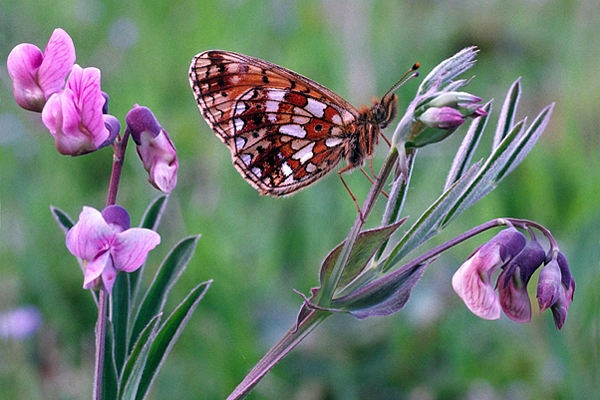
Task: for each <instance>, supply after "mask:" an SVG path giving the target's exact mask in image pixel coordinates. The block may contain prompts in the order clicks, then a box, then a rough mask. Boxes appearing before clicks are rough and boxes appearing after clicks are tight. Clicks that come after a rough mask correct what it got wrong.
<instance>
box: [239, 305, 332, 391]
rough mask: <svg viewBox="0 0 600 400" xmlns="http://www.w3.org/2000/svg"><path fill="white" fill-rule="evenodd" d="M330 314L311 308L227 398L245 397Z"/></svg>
mask: <svg viewBox="0 0 600 400" xmlns="http://www.w3.org/2000/svg"><path fill="white" fill-rule="evenodd" d="M329 315H331V313H330V312H328V311H322V310H315V309H311V310H310V312H309V313H308V314H307V315H306V316H305V317H304V318H303V319H302V321H298V322H297V323H296V325H294V326H293V327H291V328H290V330H288V331H287V333H286V334H285V335H284V336H283V337H282V338H281V339H279V341H278V342H277V343H275V345H274V346H273V347H271V349H270V350H269V351H268V352H267V353H266V354H265V355H264V356H263V358H261V360H260V361H259V362H258V363H257V364H256V365H255V366H254V368H252V370H251V371H250V372H249V373H248V375H246V377H245V378H244V380H243V381H242V382H241V383H240V384H239V385H238V386H237V387H236V388H235V390H234V391H233V392H231V394H230V395H229V397H227V400H237V399H243V398H244V397H246V396H247V395H248V394H249V393H250V391H251V390H252V389H253V388H254V387H255V386H256V385H257V384H258V382H260V380H261V379H262V378H263V377H264V376H265V375H266V374H267V372H269V371H270V370H271V368H273V367H274V366H275V364H277V363H278V362H279V360H281V359H282V358H283V357H285V356H286V355H287V354H288V353H289V352H290V351H291V350H292V349H293V348H294V347H296V345H297V344H298V343H300V342H301V341H302V340H303V339H304V338H305V337H306V336H308V334H309V333H310V332H312V330H313V329H315V328H316V327H317V325H319V324H320V323H321V322H322V321H323V320H325V318H327V317H328V316H329Z"/></svg>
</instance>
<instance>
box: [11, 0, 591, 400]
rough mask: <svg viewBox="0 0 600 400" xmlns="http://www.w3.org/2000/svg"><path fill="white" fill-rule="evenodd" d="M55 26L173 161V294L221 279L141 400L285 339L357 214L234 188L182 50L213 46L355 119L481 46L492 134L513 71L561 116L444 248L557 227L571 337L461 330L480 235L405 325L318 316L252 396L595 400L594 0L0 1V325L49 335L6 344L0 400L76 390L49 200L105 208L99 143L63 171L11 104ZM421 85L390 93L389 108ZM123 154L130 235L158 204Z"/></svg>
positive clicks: (360, 182) (436, 169)
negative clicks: (325, 98)
mask: <svg viewBox="0 0 600 400" xmlns="http://www.w3.org/2000/svg"><path fill="white" fill-rule="evenodd" d="M56 27H61V28H63V29H65V30H66V31H67V32H68V33H69V34H70V35H71V36H72V38H73V40H74V42H75V46H76V49H77V63H79V64H80V65H82V66H84V67H86V66H97V67H99V68H100V69H101V70H102V85H103V90H105V91H106V92H107V93H109V94H110V96H111V102H110V111H111V113H112V114H113V115H115V116H117V117H118V118H119V119H120V120H121V121H122V120H123V118H124V115H125V114H126V113H127V111H128V110H129V109H130V108H131V107H132V105H133V104H135V103H139V104H141V105H145V106H148V107H150V108H151V109H152V110H153V111H154V112H155V114H156V115H157V117H158V118H159V120H160V122H161V124H162V125H163V126H164V127H165V128H166V129H167V130H168V131H169V133H170V134H171V137H172V138H173V140H174V142H175V145H176V147H177V149H178V152H179V156H180V177H179V182H180V183H179V186H178V188H177V190H176V191H175V193H173V195H172V196H171V199H170V203H169V206H168V211H167V215H166V216H165V218H164V220H163V225H162V226H161V229H160V233H161V235H162V237H163V245H162V246H160V248H159V249H157V250H155V251H154V252H153V253H154V254H151V257H150V260H149V267H148V270H152V269H153V268H156V266H157V265H158V263H159V262H160V260H161V259H162V257H164V256H165V255H166V254H167V252H168V249H169V248H170V246H172V245H173V244H174V243H175V242H177V241H178V240H179V238H181V237H183V236H187V235H190V234H195V233H201V234H202V238H201V239H200V242H199V246H198V250H197V253H196V256H195V258H194V259H193V261H192V265H191V266H190V268H189V269H188V271H186V277H185V279H184V280H183V281H182V282H181V283H180V285H179V286H178V287H177V290H176V293H177V296H179V299H181V298H183V297H184V295H185V294H186V293H187V291H188V290H189V289H191V287H193V286H194V285H195V284H196V283H197V282H200V281H203V280H207V279H209V278H214V283H213V285H212V286H211V288H210V290H209V292H208V293H207V296H206V298H205V300H204V301H203V302H202V303H201V305H200V307H199V308H198V311H197V312H196V314H195V315H194V317H193V319H192V321H191V322H190V325H189V326H188V328H187V329H186V331H185V332H184V334H183V335H182V337H181V339H180V341H179V342H178V343H177V345H176V346H175V348H174V350H173V353H172V354H171V355H170V357H169V358H168V360H167V363H166V365H165V367H164V369H163V371H162V372H161V375H160V376H159V380H158V381H157V383H156V386H155V388H154V391H153V395H152V397H153V398H156V399H163V398H175V397H177V398H181V399H197V398H207V399H213V398H214V399H218V398H224V397H225V396H226V395H227V394H228V393H229V392H230V391H231V390H232V389H233V388H234V387H235V385H237V383H239V381H240V380H241V379H242V378H243V376H244V375H245V373H246V372H247V371H248V370H249V369H250V368H251V367H252V366H253V365H254V364H255V362H256V361H257V360H258V359H259V358H260V357H261V356H262V355H263V354H264V352H265V351H266V350H267V349H268V348H269V347H270V345H272V344H273V343H274V342H275V341H276V340H277V339H278V338H279V335H281V334H282V333H283V331H285V330H286V329H287V328H289V326H291V324H292V323H293V321H294V316H295V313H296V311H297V309H298V308H299V306H300V303H301V300H300V298H299V297H298V296H297V295H296V294H294V293H293V291H292V289H298V290H300V291H302V292H304V293H307V292H308V290H309V288H310V287H312V286H314V285H316V284H317V270H318V266H319V264H320V261H321V260H322V259H323V258H324V256H325V255H326V254H327V252H328V251H329V250H330V249H331V248H332V247H333V246H334V245H336V244H337V243H338V242H339V241H340V240H342V239H343V238H344V237H345V236H346V234H347V231H348V230H349V227H350V225H351V223H352V221H353V220H354V217H355V212H356V211H355V208H354V205H353V204H352V202H351V201H350V199H349V198H348V195H347V193H346V191H345V189H344V188H343V186H342V185H341V184H340V182H339V180H338V178H337V177H336V176H335V174H332V175H331V176H329V177H327V178H325V179H324V180H323V181H322V182H320V183H318V184H316V185H315V186H313V187H311V188H310V189H306V190H304V191H302V192H300V193H298V194H296V195H294V196H293V197H289V198H285V199H271V198H263V197H260V196H258V194H257V193H256V192H255V191H254V189H252V188H251V187H250V186H249V185H247V184H246V183H245V182H243V180H242V179H241V178H240V176H239V174H238V173H237V172H236V171H235V169H234V168H233V167H232V166H231V163H230V156H229V152H228V150H227V149H226V148H225V147H224V146H223V145H222V144H221V142H220V141H219V140H218V139H217V138H215V137H214V135H213V134H212V133H211V131H210V130H209V128H208V127H207V125H206V124H205V123H204V121H203V120H202V118H201V117H200V114H199V113H198V111H197V109H196V105H195V101H194V99H193V96H192V94H191V91H190V89H189V85H188V82H187V69H188V66H189V63H190V60H191V58H192V56H193V55H194V54H196V53H198V52H200V51H203V50H206V49H211V48H219V49H227V50H232V51H239V52H242V53H245V54H249V55H253V56H256V57H260V58H263V59H266V60H269V61H272V62H275V63H277V64H280V65H284V66H286V67H288V68H291V69H293V70H295V71H297V72H299V73H302V74H304V75H306V76H308V77H310V78H312V79H314V80H316V81H318V82H320V83H322V84H324V85H326V86H328V87H329V88H331V89H332V90H334V91H335V92H337V93H339V94H340V95H342V96H344V97H345V98H347V99H348V100H349V101H351V102H352V103H353V104H356V105H358V104H361V103H367V104H368V103H369V100H370V97H371V96H373V95H381V94H382V93H384V92H385V90H387V88H388V87H389V86H390V85H391V84H392V83H393V82H395V81H396V79H397V78H398V77H399V76H400V75H401V74H402V73H403V71H404V70H405V69H407V68H408V67H410V66H411V65H412V64H413V63H414V62H415V61H420V62H421V64H422V65H423V67H422V69H423V73H427V72H428V71H429V70H430V69H431V68H432V67H433V66H434V65H436V64H437V63H438V62H439V61H441V60H442V59H444V58H446V57H448V56H450V55H452V54H453V53H454V52H456V51H457V50H459V49H461V48H462V47H464V46H470V45H477V46H479V48H480V53H479V62H478V64H477V65H476V66H475V68H474V69H473V74H474V75H476V78H475V79H474V80H473V82H472V83H471V85H470V86H469V88H468V89H469V91H471V92H473V93H475V94H477V95H479V96H481V97H484V98H486V99H488V98H496V103H495V109H494V112H495V116H494V117H492V121H495V120H496V118H497V113H498V112H499V107H500V104H501V100H503V96H504V95H505V92H506V90H507V89H508V86H509V85H510V83H511V82H512V81H513V80H514V79H516V78H517V77H519V76H521V77H522V84H523V98H522V103H521V108H520V114H519V117H523V116H525V115H529V116H530V117H533V116H534V115H535V114H536V113H537V112H538V111H539V110H540V109H541V108H542V107H543V106H545V105H547V104H549V103H550V102H556V103H557V105H556V108H555V112H554V115H553V117H552V120H551V124H550V126H549V127H548V129H547V132H545V134H544V136H543V137H542V139H541V141H540V143H539V144H538V145H537V147H536V148H535V149H534V151H533V152H532V153H531V154H530V156H529V157H528V158H527V159H526V161H525V162H524V163H523V164H522V165H521V166H520V167H519V168H518V169H517V170H516V171H515V172H514V173H513V174H512V175H511V176H510V177H509V178H508V179H507V180H505V181H504V182H503V184H502V185H501V186H500V187H499V188H498V189H497V190H496V191H495V192H493V193H492V194H491V195H490V196H488V197H487V198H486V199H485V200H483V201H482V202H481V203H479V204H477V205H476V206H475V207H473V208H472V209H471V210H469V212H468V213H466V214H465V215H464V216H463V217H462V218H460V219H459V220H457V221H456V222H455V223H454V224H453V225H452V226H451V227H450V228H449V229H448V231H447V232H445V233H444V234H442V235H441V237H440V238H439V240H443V239H448V238H450V237H451V234H452V233H459V232H460V231H462V230H465V229H467V228H469V227H471V226H473V225H476V224H478V223H481V222H484V221H485V220H487V219H490V218H493V217H499V216H512V217H521V218H529V219H533V220H537V221H538V222H540V223H542V224H544V225H545V226H547V227H548V228H550V229H551V230H552V231H553V233H554V234H555V236H556V237H557V238H558V239H559V240H560V243H561V246H562V249H563V251H564V252H565V253H566V254H567V256H568V258H569V261H570V265H571V267H572V270H573V274H574V276H575V278H576V279H577V290H576V293H575V301H574V303H573V304H572V307H571V309H570V310H569V311H570V312H569V317H568V319H567V322H566V325H565V327H564V328H563V330H562V331H561V332H556V331H555V330H554V326H553V324H552V318H551V316H550V315H549V313H546V314H544V315H542V316H539V317H538V316H534V318H533V321H532V322H531V323H530V324H527V325H522V326H521V325H517V324H515V323H513V322H511V321H508V320H506V319H505V318H503V319H502V320H500V321H496V322H489V321H482V320H478V319H477V318H476V317H474V316H473V315H471V314H470V313H469V312H468V310H467V309H466V308H465V307H464V306H463V305H462V304H461V303H460V301H459V299H458V298H457V296H456V295H454V294H453V293H452V292H451V289H450V277H451V275H452V273H453V272H454V270H455V269H456V268H457V267H458V266H459V265H460V263H461V262H462V260H463V259H464V258H465V257H466V256H467V255H468V254H469V253H470V252H471V250H472V249H473V248H474V247H476V246H477V245H478V244H479V242H478V243H475V242H473V243H471V245H470V246H469V245H467V246H463V247H462V248H461V249H459V250H457V251H455V252H452V253H450V254H448V255H446V256H445V257H443V258H442V259H440V260H438V261H437V262H436V263H435V264H433V265H432V266H431V267H430V268H429V269H428V271H427V272H426V273H425V277H424V278H423V280H422V282H421V283H420V284H419V285H418V286H417V288H416V290H415V293H414V294H413V298H412V299H411V301H409V304H408V306H407V309H406V310H405V311H403V312H402V313H399V314H398V315H394V316H391V317H388V318H384V319H371V320H367V321H355V320H354V319H352V318H351V317H349V316H336V317H334V318H331V319H330V320H329V321H327V323H325V324H323V325H322V326H320V327H319V328H318V329H317V330H316V331H315V332H314V333H313V334H312V337H310V338H309V339H308V340H307V341H306V343H303V344H302V345H301V346H300V347H299V348H297V349H296V350H295V351H294V352H292V354H290V356H289V357H288V358H287V359H285V360H284V361H283V362H282V363H281V364H280V365H279V366H277V367H276V368H275V369H274V370H273V372H272V373H271V374H269V375H268V376H267V377H266V378H265V380H264V381H263V382H262V383H261V384H260V385H259V386H258V387H257V389H256V390H255V392H254V393H253V394H252V395H251V396H250V398H254V399H262V398H264V399H279V398H296V399H324V398H331V399H360V398H378V399H396V398H410V399H454V398H489V399H509V398H518V399H537V398H552V399H571V398H595V397H599V396H600V390H599V389H598V382H600V367H599V362H600V361H599V355H600V353H599V349H598V345H599V343H600V335H599V329H600V326H599V324H600V313H599V312H598V308H599V306H600V298H599V297H600V296H599V295H598V294H597V293H599V292H598V290H597V288H598V285H599V284H600V274H598V263H599V257H600V254H599V253H600V251H599V247H598V241H599V239H600V234H599V231H598V228H597V226H598V222H599V220H600V213H599V207H598V198H599V195H600V174H599V171H600V169H599V157H598V156H597V155H598V154H599V151H600V140H599V136H598V123H597V118H598V115H599V114H600V113H599V111H600V110H599V107H598V97H599V96H598V93H600V75H599V74H598V72H597V66H598V65H600V60H599V58H600V38H599V37H598V32H599V31H600V10H599V9H598V7H597V4H596V2H595V1H594V0H583V1H579V2H570V1H566V0H563V1H549V0H548V1H541V0H540V1H527V2H520V1H515V0H498V1H488V2H484V3H483V2H482V3H477V2H471V1H454V2H442V1H424V2H414V3H412V2H402V1H378V0H372V1H367V2H362V1H360V0H354V1H342V0H336V1H332V0H322V1H300V0H299V1H295V2H285V1H276V0H271V1H267V0H265V1H257V0H247V1H240V0H226V1H215V0H208V1H191V0H188V1H170V2H166V1H143V2H142V1H129V2H117V1H105V2H101V1H98V0H79V1H77V0H72V1H66V0H62V1H54V2H38V1H33V0H19V1H17V0H8V1H7V0H3V1H2V2H0V60H1V62H0V202H1V203H0V206H1V209H0V210H1V211H0V223H1V225H0V228H1V230H0V238H1V239H0V311H2V310H6V309H9V308H11V307H15V306H18V305H20V304H34V305H36V306H37V307H39V308H40V310H41V311H42V314H43V316H44V327H43V330H42V331H41V332H40V333H39V334H38V335H37V336H36V337H35V338H33V339H30V340H28V341H26V342H14V341H5V340H3V341H2V342H0V394H1V395H2V398H6V399H20V398H28V399H37V398H39V399H42V398H61V399H79V398H89V395H90V388H91V376H92V357H93V326H94V321H95V318H96V316H95V313H94V306H93V302H92V301H91V297H90V295H89V294H88V293H86V292H85V291H83V290H81V284H82V280H81V275H80V272H79V270H78V267H77V265H76V262H75V260H73V259H72V257H70V255H69V254H68V252H67V250H66V248H65V246H64V238H63V236H62V234H61V233H60V231H59V230H58V228H57V227H56V225H55V223H54V221H53V220H52V218H51V215H50V212H49V206H50V205H51V204H52V205H55V206H57V207H60V208H62V209H63V210H65V211H66V212H68V213H70V214H71V216H72V217H74V218H75V217H76V216H77V215H78V213H79V212H80V211H81V207H82V206H83V205H91V206H94V207H96V208H102V206H103V204H104V201H105V194H106V185H107V180H108V176H109V174H110V162H111V154H110V150H108V149H105V150H103V151H101V152H98V153H96V154H92V155H89V156H85V157H79V158H68V157H63V156H60V155H59V154H58V153H57V152H56V151H55V150H54V146H53V142H52V139H51V137H50V136H49V135H48V134H47V132H46V130H45V128H44V127H43V125H42V124H41V122H40V118H39V115H32V114H30V113H26V112H25V111H23V110H21V109H19V108H18V107H17V106H16V104H15V103H14V100H13V99H12V92H11V83H10V80H9V77H8V75H7V73H6V68H5V60H6V56H7V55H8V53H9V52H10V50H11V49H12V48H13V47H14V46H15V45H16V44H18V43H22V42H30V43H34V44H36V45H38V46H39V47H42V48H43V47H44V46H45V44H46V43H47V40H48V38H49V36H50V35H51V33H52V30H53V29H54V28H56ZM417 85H418V82H411V83H408V84H407V85H406V86H405V87H404V88H402V89H400V91H399V92H398V95H399V97H400V109H402V107H403V106H405V105H406V104H407V102H408V101H409V100H410V98H411V96H412V94H413V93H414V91H415V89H416V87H417ZM488 129H489V128H488ZM491 131H492V130H491V129H490V132H488V135H491ZM459 135H460V134H459ZM459 140H460V137H453V138H450V140H447V141H445V142H443V143H441V144H438V145H435V146H431V147H430V148H427V149H424V150H422V151H421V152H420V153H419V159H418V160H417V169H416V170H415V175H414V178H413V186H412V189H411V193H410V196H409V203H408V204H407V212H408V214H410V215H411V216H413V217H416V216H417V215H418V214H419V212H420V211H422V210H423V207H424V206H425V204H426V203H427V202H429V201H431V200H432V199H434V198H435V197H437V195H438V194H439V192H440V190H441V185H442V184H443V180H444V178H445V168H447V167H448V165H449V163H450V162H451V157H452V156H453V152H454V151H455V150H456V148H457V145H458V143H459ZM488 143H489V137H488ZM129 150H130V151H129V154H128V156H129V160H130V162H129V163H126V169H125V173H124V182H123V184H122V187H121V189H120V195H119V196H120V197H119V202H120V204H121V205H123V206H125V207H126V208H127V209H128V210H129V211H130V213H131V215H132V219H133V220H139V219H140V218H141V216H142V213H143V210H144V208H145V206H146V205H147V204H148V202H149V201H150V200H151V199H152V198H153V197H154V196H156V195H157V193H156V192H155V191H154V190H153V189H152V188H151V187H150V186H149V185H148V184H147V183H146V179H147V178H146V174H145V172H144V171H143V169H142V167H141V165H140V163H138V162H137V161H136V159H137V156H136V155H135V150H134V149H133V148H132V147H130V149H129ZM380 153H384V151H383V150H382V151H380ZM482 154H483V153H482ZM378 160H379V162H380V158H379V159H378ZM376 162H377V160H376ZM348 183H349V184H350V186H351V187H352V188H353V191H354V192H355V194H357V196H358V197H359V198H364V196H365V194H366V191H367V189H368V182H366V180H365V179H364V178H362V177H361V176H360V174H354V175H352V176H350V177H348ZM174 304H175V301H173V304H172V305H174Z"/></svg>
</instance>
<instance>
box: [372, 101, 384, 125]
mask: <svg viewBox="0 0 600 400" xmlns="http://www.w3.org/2000/svg"><path fill="white" fill-rule="evenodd" d="M373 118H375V121H376V122H377V125H381V123H383V122H387V121H386V119H387V112H386V110H385V107H384V106H383V105H382V104H375V106H373ZM386 125H387V123H386Z"/></svg>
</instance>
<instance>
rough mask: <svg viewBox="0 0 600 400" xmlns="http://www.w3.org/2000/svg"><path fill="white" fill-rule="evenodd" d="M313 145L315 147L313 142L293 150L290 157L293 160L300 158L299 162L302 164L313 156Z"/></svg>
mask: <svg viewBox="0 0 600 400" xmlns="http://www.w3.org/2000/svg"><path fill="white" fill-rule="evenodd" d="M313 147H315V143H314V142H311V143H309V144H308V145H307V146H305V147H303V148H302V149H300V150H298V151H297V152H295V153H294V155H293V156H292V158H293V159H295V160H300V163H301V164H304V163H305V162H307V161H308V160H310V159H311V158H312V157H313V152H312V151H313Z"/></svg>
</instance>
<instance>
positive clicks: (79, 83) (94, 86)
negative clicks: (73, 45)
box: [42, 64, 118, 156]
mask: <svg viewBox="0 0 600 400" xmlns="http://www.w3.org/2000/svg"><path fill="white" fill-rule="evenodd" d="M105 101H106V100H105V98H104V96H103V95H102V92H101V90H100V70H99V69H97V68H85V69H82V68H81V67H80V66H79V65H77V64H75V65H74V66H73V69H72V72H71V75H69V79H68V80H67V85H66V87H65V89H64V90H62V91H61V92H59V93H55V94H54V95H52V96H51V97H50V98H49V99H48V102H47V103H46V106H45V107H44V110H43V111H42V120H43V121H44V124H45V125H46V127H47V128H48V129H49V130H50V133H52V136H54V141H55V143H56V148H57V150H58V151H59V153H61V154H65V155H71V156H78V155H81V154H86V153H89V152H92V151H95V150H97V149H99V148H100V147H102V146H104V145H107V144H110V142H111V140H110V139H111V137H112V136H113V135H112V134H113V132H111V131H110V130H109V129H108V128H107V127H106V126H105V121H104V118H105V116H104V115H103V114H102V109H103V106H104V103H105ZM116 133H118V132H114V134H115V135H116ZM112 138H113V139H114V137H112Z"/></svg>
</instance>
